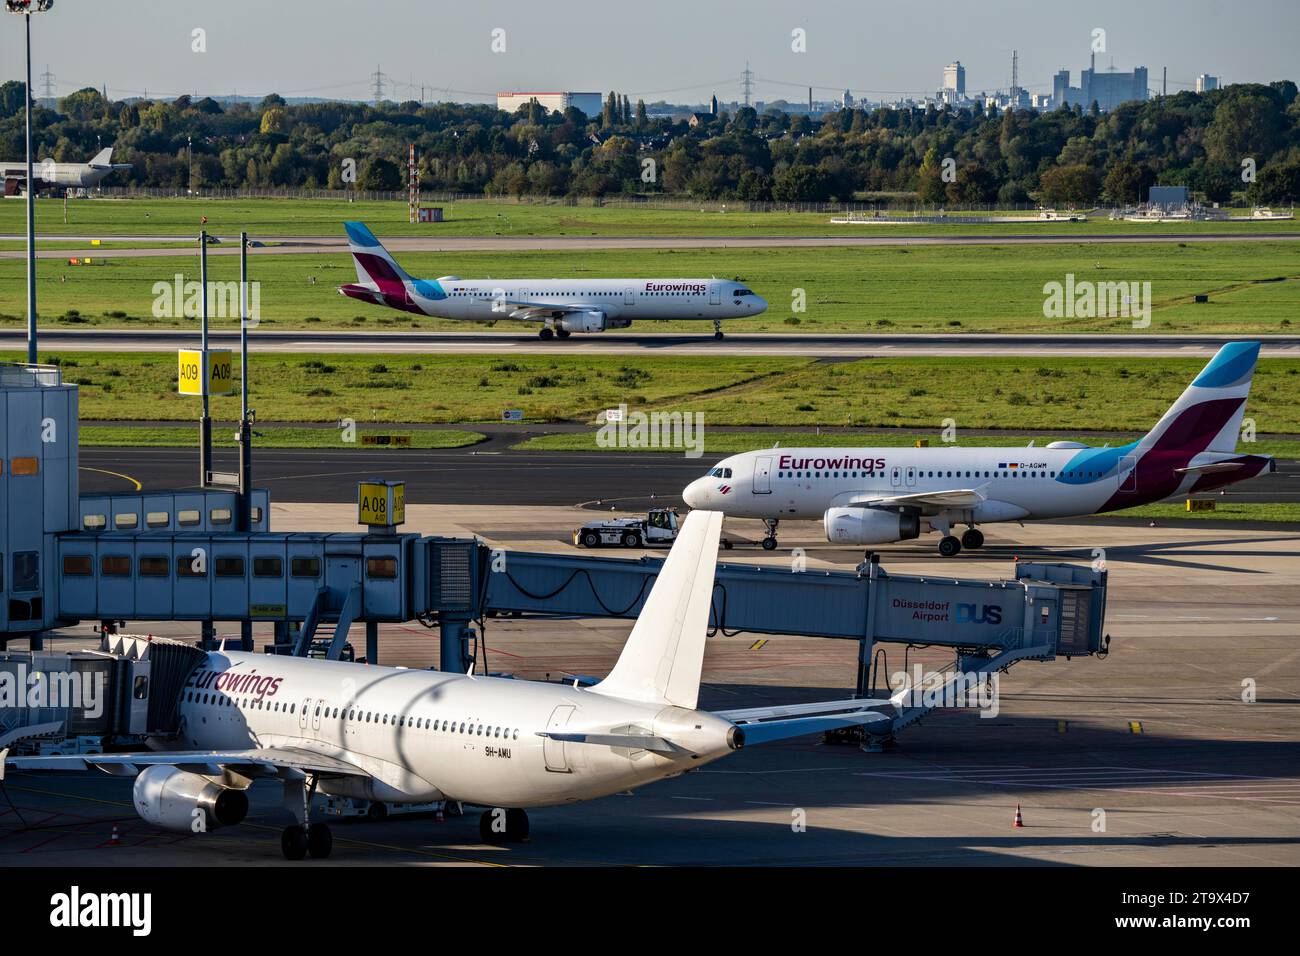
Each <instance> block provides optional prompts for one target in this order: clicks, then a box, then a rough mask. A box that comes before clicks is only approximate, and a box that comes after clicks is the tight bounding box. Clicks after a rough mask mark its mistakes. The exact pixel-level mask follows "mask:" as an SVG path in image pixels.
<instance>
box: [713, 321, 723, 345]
mask: <svg viewBox="0 0 1300 956" xmlns="http://www.w3.org/2000/svg"><path fill="white" fill-rule="evenodd" d="M713 338H714V339H716V340H718V341H721V340H722V320H721V319H714V320H713Z"/></svg>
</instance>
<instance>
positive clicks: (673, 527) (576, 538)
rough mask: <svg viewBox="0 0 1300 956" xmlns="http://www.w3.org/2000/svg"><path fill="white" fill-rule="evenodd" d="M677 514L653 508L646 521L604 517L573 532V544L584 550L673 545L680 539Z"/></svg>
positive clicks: (664, 509) (644, 519)
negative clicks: (678, 537)
mask: <svg viewBox="0 0 1300 956" xmlns="http://www.w3.org/2000/svg"><path fill="white" fill-rule="evenodd" d="M677 531H678V523H677V512H675V511H673V510H671V509H669V508H652V509H651V510H650V512H649V513H648V514H647V515H646V516H645V517H644V518H602V519H601V520H599V521H589V522H587V523H586V524H584V525H583V526H582V527H581V528H574V529H573V543H574V544H575V545H577V546H578V547H582V548H599V547H600V546H601V545H605V544H608V545H621V546H623V547H624V548H639V547H642V546H643V545H647V544H672V543H673V542H674V541H676V540H677Z"/></svg>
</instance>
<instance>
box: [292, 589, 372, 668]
mask: <svg viewBox="0 0 1300 956" xmlns="http://www.w3.org/2000/svg"><path fill="white" fill-rule="evenodd" d="M329 598H330V590H329V588H321V589H320V590H319V591H317V592H316V600H315V601H314V602H313V603H312V606H311V607H310V608H309V609H308V611H307V616H306V617H305V618H304V619H303V622H302V629H301V630H300V631H299V632H298V639H297V640H296V641H295V642H294V645H293V656H294V657H306V656H308V654H309V652H310V651H311V646H312V641H313V640H314V639H315V637H316V631H317V630H318V629H319V627H320V625H321V624H324V623H328V622H329V621H330V619H331V618H332V619H333V623H334V631H333V633H332V634H331V635H330V643H329V648H328V649H327V650H326V652H325V659H326V660H328V661H336V660H338V659H339V658H340V657H341V656H342V654H343V646H344V645H345V644H346V643H347V640H348V631H349V630H351V628H352V622H353V621H355V620H356V619H357V616H358V615H359V614H360V613H361V586H360V585H354V586H353V587H352V589H351V590H349V591H348V596H347V597H346V598H344V600H343V606H342V607H341V608H339V610H338V613H337V614H331V613H330V612H329V611H328V610H326V608H327V607H328V606H329Z"/></svg>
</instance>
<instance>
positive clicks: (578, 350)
mask: <svg viewBox="0 0 1300 956" xmlns="http://www.w3.org/2000/svg"><path fill="white" fill-rule="evenodd" d="M646 325H649V323H646ZM701 325H702V326H707V323H701ZM1240 338H1242V336H1233V335H1144V334H1140V333H1134V334H1132V335H1019V334H1005V335H1003V334H996V335H993V334H978V333H971V334H967V335H951V334H931V335H926V334H898V335H856V334H834V335H824V334H818V333H808V334H802V335H800V334H794V335H791V334H786V333H779V332H773V333H762V332H756V333H744V332H729V333H727V334H726V337H725V338H724V339H722V340H721V341H717V340H715V339H714V338H713V335H712V333H711V332H709V333H706V334H688V333H680V332H657V333H643V332H607V333H602V334H598V335H585V336H580V335H575V336H573V337H572V338H569V339H565V340H559V339H553V340H551V341H549V342H543V341H542V340H540V339H538V338H537V335H536V333H535V332H534V331H532V330H529V329H521V330H520V331H518V332H509V331H507V332H396V331H395V332H353V331H285V330H278V329H277V330H274V331H272V330H270V329H260V328H258V329H252V330H250V332H249V348H250V349H251V350H252V351H254V352H288V353H301V354H328V353H362V352H365V353H384V354H413V355H451V354H483V353H489V354H490V353H496V352H500V353H509V354H515V355H519V354H527V355H590V354H604V355H632V354H656V355H750V356H786V357H804V358H866V357H871V356H888V355H934V356H947V355H1024V356H1035V357H1052V356H1106V355H1115V354H1124V355H1131V356H1134V357H1156V356H1179V355H1186V356H1193V357H1208V356H1210V355H1213V354H1214V353H1215V351H1217V350H1218V348H1219V347H1220V346H1221V345H1222V344H1223V343H1224V342H1230V341H1234V340H1236V339H1240ZM1253 338H1254V339H1257V340H1259V341H1262V342H1263V343H1264V347H1263V354H1264V355H1265V356H1266V357H1277V358H1282V357H1293V358H1294V357H1300V335H1265V336H1253ZM209 339H210V341H211V343H212V344H213V345H214V346H217V347H238V345H239V332H238V331H237V330H236V331H229V330H221V331H212V332H210V333H209ZM197 340H198V330H197V329H194V330H184V331H182V330H177V331H166V330H164V331H148V330H135V329H131V330H119V329H99V330H96V329H90V330H74V329H49V330H44V331H42V332H41V333H40V344H41V346H42V348H45V349H58V350H61V351H65V352H168V351H172V350H173V349H178V348H197V345H196V342H197ZM26 343H27V332H26V330H23V329H4V330H0V349H25V348H26Z"/></svg>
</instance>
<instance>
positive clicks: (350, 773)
mask: <svg viewBox="0 0 1300 956" xmlns="http://www.w3.org/2000/svg"><path fill="white" fill-rule="evenodd" d="M159 764H161V765H164V766H171V767H178V768H179V769H181V770H188V771H190V772H191V773H200V774H219V773H221V771H222V769H223V768H226V767H230V768H233V769H240V770H244V771H252V772H253V773H254V774H276V773H279V772H281V771H284V770H296V771H300V772H304V773H318V774H325V775H328V776H338V777H364V776H367V774H366V772H365V771H364V770H362V769H361V768H360V767H357V766H355V765H354V764H350V763H348V762H347V761H346V760H340V759H338V758H337V757H330V756H328V755H326V754H318V753H313V752H312V751H310V750H301V749H298V748H296V747H266V748H261V749H254V750H178V751H174V752H171V753H166V752H161V751H159V752H155V751H150V752H148V753H122V754H65V755H61V756H57V757H11V756H9V751H8V750H0V780H3V779H4V774H5V770H6V769H10V770H90V769H91V768H92V767H93V768H96V769H99V770H103V771H104V772H105V773H107V774H111V775H113V776H115V777H133V776H135V775H136V774H137V773H139V772H140V771H141V770H143V769H144V768H145V767H152V766H156V765H159Z"/></svg>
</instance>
